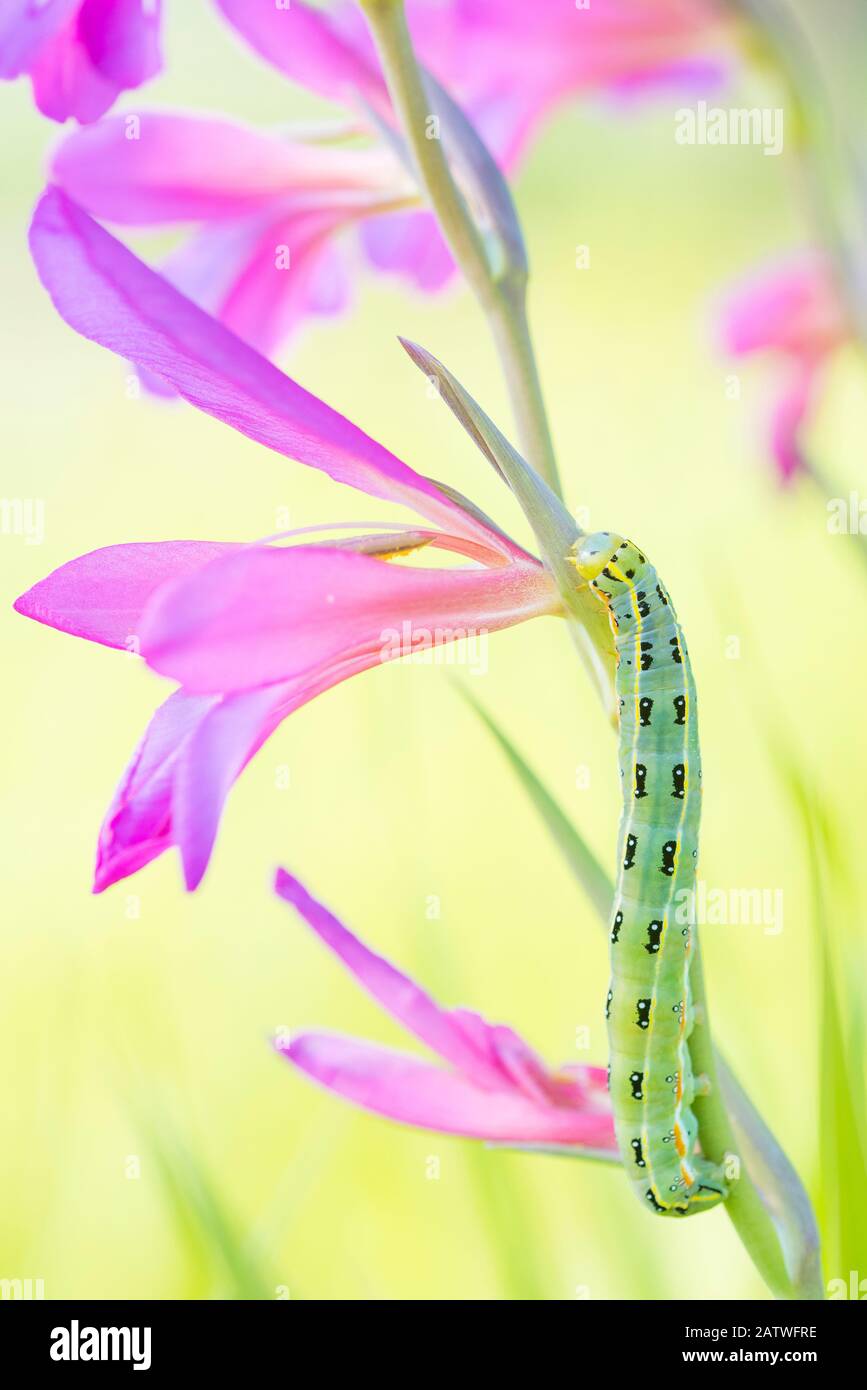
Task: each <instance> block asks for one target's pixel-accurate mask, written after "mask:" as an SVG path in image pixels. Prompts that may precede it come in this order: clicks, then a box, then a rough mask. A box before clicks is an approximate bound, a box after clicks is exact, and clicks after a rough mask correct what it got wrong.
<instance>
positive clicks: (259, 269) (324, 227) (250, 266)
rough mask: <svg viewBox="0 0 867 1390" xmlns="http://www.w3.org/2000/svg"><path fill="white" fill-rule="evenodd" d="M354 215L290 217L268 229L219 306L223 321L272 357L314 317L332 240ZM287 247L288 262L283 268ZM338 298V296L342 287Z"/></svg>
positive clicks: (344, 211) (337, 211) (339, 212)
mask: <svg viewBox="0 0 867 1390" xmlns="http://www.w3.org/2000/svg"><path fill="white" fill-rule="evenodd" d="M356 215H357V214H356V213H355V212H353V211H347V209H345V208H333V209H331V210H329V211H325V212H319V213H309V214H303V215H300V216H296V215H291V214H290V215H289V216H288V217H284V218H282V219H280V220H278V221H277V222H275V223H272V224H271V225H269V226H268V227H266V228H265V230H264V231H263V232H262V234H261V235H260V236H259V237H258V238H257V240H256V242H255V244H254V245H253V246H252V247H251V248H250V251H249V254H248V257H247V260H246V262H245V264H244V265H243V267H241V269H240V273H239V274H238V275H237V276H236V277H235V279H234V282H233V283H232V285H231V287H230V289H229V292H228V293H227V294H226V295H225V296H224V297H223V299H222V301H221V303H220V304H219V306H218V309H217V315H218V317H219V318H220V320H221V321H222V322H223V323H225V324H226V325H227V327H229V328H231V329H232V330H233V332H235V333H237V334H238V336H239V337H240V338H243V339H244V341H245V342H247V343H252V344H253V345H254V346H255V347H257V348H258V349H259V351H260V352H262V353H264V354H265V355H266V356H270V355H271V354H272V353H274V352H275V351H276V350H277V349H278V348H279V347H280V346H281V345H282V344H283V343H285V341H286V339H287V338H288V336H289V334H290V333H291V332H292V331H293V330H294V329H295V328H296V327H297V325H298V324H299V322H300V321H301V320H302V319H303V318H304V317H305V315H306V314H307V313H309V312H311V308H312V304H313V301H314V299H315V297H316V295H317V294H318V295H319V296H320V298H321V296H322V293H323V288H324V282H323V279H322V277H323V274H324V268H325V266H326V264H330V265H331V266H332V267H333V265H334V262H333V260H330V261H326V256H327V254H328V252H329V251H330V250H331V249H332V248H331V245H330V238H332V237H333V236H334V235H335V233H336V232H337V231H338V230H339V229H340V228H341V227H342V226H344V225H345V224H346V223H347V222H349V221H352V220H353V219H354V218H355V216H356ZM283 247H285V248H286V255H287V257H288V261H289V264H288V266H285V267H284V265H283V264H282V259H281V258H282V248H283ZM278 248H280V249H281V257H278V255H277V252H278ZM278 260H279V261H280V263H278ZM336 293H337V295H338V296H339V294H340V283H338V286H337V291H336ZM334 302H336V301H335V300H332V303H334Z"/></svg>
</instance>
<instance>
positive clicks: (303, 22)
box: [217, 0, 389, 110]
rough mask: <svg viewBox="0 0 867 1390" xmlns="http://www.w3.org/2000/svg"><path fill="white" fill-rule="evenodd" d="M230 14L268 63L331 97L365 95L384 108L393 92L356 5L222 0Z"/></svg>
mask: <svg viewBox="0 0 867 1390" xmlns="http://www.w3.org/2000/svg"><path fill="white" fill-rule="evenodd" d="M217 5H218V8H219V9H221V10H222V12H223V14H224V15H225V17H226V19H227V20H228V21H229V23H230V24H232V25H233V26H234V27H235V28H236V29H237V30H238V32H239V33H240V34H242V35H243V37H244V38H245V39H246V40H247V42H248V43H249V44H250V46H251V47H252V48H254V49H255V50H256V52H257V53H259V54H260V55H261V56H262V57H263V58H264V59H265V61H266V62H268V63H271V64H272V65H273V66H274V67H276V68H279V69H280V71H281V72H283V73H285V74H286V76H287V77H290V78H292V80H293V81H295V82H300V83H302V84H303V85H304V86H305V87H308V88H310V89H311V90H312V91H315V92H318V93H319V95H320V96H323V97H326V98H327V99H328V100H330V101H336V102H340V103H342V104H344V105H347V104H350V103H351V102H353V101H354V99H355V98H356V97H357V96H358V95H359V94H361V95H363V97H364V98H365V100H366V101H368V102H370V103H371V104H373V105H375V106H376V107H377V108H378V109H380V110H388V109H389V106H388V96H387V92H386V87H385V82H384V80H383V78H382V75H381V72H380V69H379V64H378V63H377V61H376V57H375V54H374V50H373V46H372V44H371V42H370V39H369V37H368V35H367V31H366V28H365V25H364V22H363V20H362V18H361V16H360V15H359V14H356V13H355V7H354V6H347V5H342V6H339V7H337V9H336V12H335V11H332V12H330V13H328V12H326V11H324V10H318V9H313V8H312V7H311V6H309V5H306V4H304V3H303V0H292V3H291V5H286V6H277V5H274V4H273V3H272V0H265V3H264V4H263V3H257V2H256V0H254V2H253V3H251V0H217Z"/></svg>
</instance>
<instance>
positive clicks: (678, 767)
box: [671, 763, 686, 801]
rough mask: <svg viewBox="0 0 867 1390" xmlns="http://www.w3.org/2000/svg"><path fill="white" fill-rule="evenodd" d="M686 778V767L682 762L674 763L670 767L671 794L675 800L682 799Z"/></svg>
mask: <svg viewBox="0 0 867 1390" xmlns="http://www.w3.org/2000/svg"><path fill="white" fill-rule="evenodd" d="M685 779H686V768H685V767H684V765H683V763H675V765H674V767H673V768H672V769H671V785H672V788H673V790H672V793H671V794H672V796H673V797H674V799H675V801H683V789H684V785H685Z"/></svg>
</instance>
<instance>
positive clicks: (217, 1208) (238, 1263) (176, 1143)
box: [135, 1100, 276, 1300]
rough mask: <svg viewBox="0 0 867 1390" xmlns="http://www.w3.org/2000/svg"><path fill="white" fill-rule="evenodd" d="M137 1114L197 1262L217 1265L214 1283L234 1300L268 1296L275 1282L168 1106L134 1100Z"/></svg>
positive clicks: (177, 1222) (178, 1224)
mask: <svg viewBox="0 0 867 1390" xmlns="http://www.w3.org/2000/svg"><path fill="white" fill-rule="evenodd" d="M135 1115H136V1121H137V1126H138V1128H139V1130H140V1132H141V1133H142V1135H143V1138H144V1140H145V1144H146V1146H147V1149H148V1151H149V1152H150V1153H151V1155H152V1157H153V1160H154V1163H155V1165H156V1169H157V1173H158V1175H159V1178H160V1181H161V1183H162V1187H163V1192H164V1194H165V1197H166V1200H167V1203H168V1205H169V1207H170V1208H171V1210H172V1213H173V1217H174V1224H175V1227H176V1229H177V1230H178V1231H179V1232H181V1233H182V1235H183V1237H184V1240H185V1243H186V1245H187V1248H188V1249H189V1251H190V1252H191V1254H192V1255H193V1257H194V1258H195V1259H196V1261H197V1262H201V1259H202V1257H203V1256H204V1258H205V1259H206V1260H207V1262H208V1263H209V1264H210V1265H211V1266H212V1267H213V1266H216V1269H217V1270H218V1271H219V1273H217V1274H216V1275H215V1276H214V1279H213V1282H214V1285H215V1287H216V1288H219V1289H226V1290H228V1296H229V1297H230V1298H233V1299H237V1300H272V1299H273V1298H274V1297H275V1287H276V1284H275V1282H274V1281H272V1280H269V1279H268V1278H267V1277H266V1274H265V1272H264V1270H263V1269H262V1267H261V1266H260V1265H259V1264H258V1263H257V1262H256V1260H255V1259H254V1258H253V1257H252V1256H251V1254H250V1252H249V1250H248V1248H247V1243H246V1241H245V1240H244V1238H243V1237H242V1235H241V1234H240V1232H239V1231H238V1229H237V1226H236V1223H235V1221H234V1219H233V1218H232V1217H231V1216H230V1214H229V1212H228V1210H227V1208H226V1207H225V1205H224V1203H223V1199H222V1197H221V1196H220V1194H219V1192H218V1190H217V1188H216V1187H215V1185H214V1184H213V1182H212V1180H211V1178H210V1176H209V1175H208V1173H207V1171H206V1169H205V1167H204V1164H203V1163H202V1162H201V1160H200V1159H199V1158H197V1157H196V1156H195V1155H194V1154H193V1153H192V1151H191V1150H190V1149H189V1147H188V1146H187V1145H186V1144H185V1143H184V1142H183V1140H182V1139H181V1137H180V1135H179V1133H178V1132H177V1130H176V1129H175V1127H174V1124H173V1122H172V1121H171V1120H170V1118H169V1115H168V1111H167V1110H166V1109H165V1108H163V1109H161V1110H160V1111H159V1113H158V1112H157V1110H156V1109H155V1106H154V1103H153V1101H152V1100H151V1101H150V1102H149V1103H148V1104H147V1105H141V1104H139V1105H137V1106H136V1107H135ZM215 1296H220V1294H216V1295H215ZM222 1296H226V1295H225V1294H223V1295H222Z"/></svg>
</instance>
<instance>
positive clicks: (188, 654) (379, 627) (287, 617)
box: [140, 546, 559, 693]
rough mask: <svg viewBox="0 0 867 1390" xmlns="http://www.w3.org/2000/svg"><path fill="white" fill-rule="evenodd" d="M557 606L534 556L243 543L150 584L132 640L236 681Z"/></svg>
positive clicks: (437, 639)
mask: <svg viewBox="0 0 867 1390" xmlns="http://www.w3.org/2000/svg"><path fill="white" fill-rule="evenodd" d="M557 611H559V598H558V596H557V591H556V589H555V588H554V585H553V582H552V581H551V579H550V577H549V576H548V574H547V572H546V571H545V570H543V569H542V567H541V566H540V565H537V564H535V563H533V564H531V563H525V564H518V563H514V564H511V565H505V566H499V567H497V568H496V569H481V568H474V569H469V568H460V569H421V568H410V567H408V566H402V565H393V564H388V563H386V562H385V561H382V560H379V559H373V558H371V557H370V556H367V555H359V554H353V553H351V552H349V551H346V550H341V549H337V548H330V547H326V546H322V547H320V546H296V547H292V548H284V547H278V546H251V547H249V548H245V549H244V550H243V551H240V552H238V553H237V554H236V555H234V556H232V555H229V556H226V557H223V558H220V559H217V560H216V561H213V562H212V563H211V564H209V565H206V566H205V567H204V568H203V569H201V570H198V571H197V572H196V573H194V574H192V575H189V576H188V577H186V578H185V579H182V580H180V581H179V582H178V583H176V584H170V585H167V586H166V587H165V588H164V589H162V590H161V592H160V593H158V594H156V595H155V596H154V600H153V602H152V603H151V605H150V606H149V608H148V610H147V613H146V614H145V615H144V617H143V619H142V623H141V632H140V635H141V651H142V654H143V655H144V657H145V659H146V660H147V662H148V663H149V665H151V666H152V667H153V668H154V670H156V671H159V672H160V673H161V674H162V675H166V676H171V677H172V678H173V679H174V680H177V681H180V683H181V684H182V685H184V686H185V687H186V689H188V690H190V691H196V692H200V693H201V692H207V691H231V690H245V689H250V688H252V687H254V686H257V685H265V684H268V683H270V682H274V681H282V680H286V679H288V678H289V677H291V676H299V675H302V674H303V673H304V672H308V671H311V670H315V669H316V668H317V667H319V666H321V665H323V664H326V663H328V662H330V661H332V660H335V659H337V658H338V657H342V656H345V655H351V654H353V653H360V652H361V651H366V652H368V653H372V654H375V655H377V657H378V659H379V660H381V661H388V660H391V659H393V658H394V657H397V656H402V655H407V654H408V653H410V652H418V651H421V650H429V649H430V648H431V647H432V646H434V645H439V644H441V643H442V642H447V641H453V640H456V639H457V638H460V637H466V636H467V635H469V634H476V635H478V634H480V633H481V632H488V631H495V630H496V629H498V628H502V627H509V626H511V625H512V624H514V623H518V622H522V621H524V619H526V618H531V617H536V616H539V615H541V614H546V613H553V612H557Z"/></svg>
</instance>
